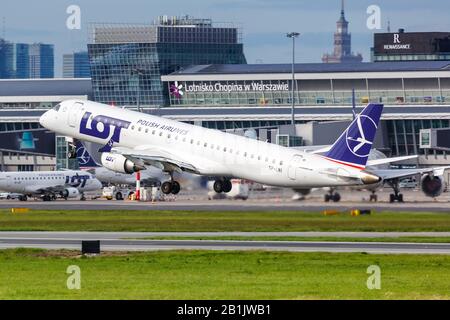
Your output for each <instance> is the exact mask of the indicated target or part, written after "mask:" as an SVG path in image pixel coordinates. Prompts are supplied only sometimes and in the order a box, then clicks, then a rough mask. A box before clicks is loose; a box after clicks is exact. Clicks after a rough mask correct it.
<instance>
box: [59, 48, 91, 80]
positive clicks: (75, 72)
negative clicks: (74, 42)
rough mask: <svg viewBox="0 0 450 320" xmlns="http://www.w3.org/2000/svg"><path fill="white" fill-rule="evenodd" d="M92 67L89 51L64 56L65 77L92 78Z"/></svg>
mask: <svg viewBox="0 0 450 320" xmlns="http://www.w3.org/2000/svg"><path fill="white" fill-rule="evenodd" d="M90 77H91V67H90V64H89V55H88V53H87V51H83V52H74V53H70V54H65V55H64V56H63V78H90Z"/></svg>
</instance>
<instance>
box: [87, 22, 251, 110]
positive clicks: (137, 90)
mask: <svg viewBox="0 0 450 320" xmlns="http://www.w3.org/2000/svg"><path fill="white" fill-rule="evenodd" d="M90 35H91V40H90V44H89V45H88V48H89V59H90V62H91V74H92V86H93V92H94V97H95V100H96V101H98V102H103V103H108V104H116V105H125V106H136V105H140V106H143V107H144V108H145V107H151V106H158V107H160V106H164V105H168V104H169V101H168V97H169V94H168V89H167V87H165V86H163V84H162V82H161V76H162V75H166V74H170V73H172V72H174V71H177V70H182V69H183V68H186V67H188V66H190V65H201V64H216V63H217V64H224V63H225V64H244V63H246V59H245V56H244V52H243V45H242V43H241V36H240V31H239V29H238V28H236V27H233V26H232V25H228V24H226V25H222V24H214V23H213V22H212V21H211V20H209V19H195V18H192V17H189V16H185V17H167V16H164V17H160V18H159V19H158V20H157V21H155V22H154V23H153V24H151V25H99V24H97V25H93V26H91V31H90Z"/></svg>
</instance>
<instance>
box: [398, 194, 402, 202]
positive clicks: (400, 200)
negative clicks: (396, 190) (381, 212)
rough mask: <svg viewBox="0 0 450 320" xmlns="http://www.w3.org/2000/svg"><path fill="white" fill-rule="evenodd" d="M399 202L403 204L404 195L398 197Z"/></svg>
mask: <svg viewBox="0 0 450 320" xmlns="http://www.w3.org/2000/svg"><path fill="white" fill-rule="evenodd" d="M397 201H398V202H403V194H401V193H400V194H399V195H398V196H397Z"/></svg>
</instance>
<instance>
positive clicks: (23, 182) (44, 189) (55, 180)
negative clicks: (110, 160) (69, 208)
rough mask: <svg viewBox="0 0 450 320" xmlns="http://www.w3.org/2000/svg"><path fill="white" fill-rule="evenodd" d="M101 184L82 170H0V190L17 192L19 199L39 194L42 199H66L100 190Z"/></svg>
mask: <svg viewBox="0 0 450 320" xmlns="http://www.w3.org/2000/svg"><path fill="white" fill-rule="evenodd" d="M101 187H102V184H101V182H100V181H98V180H97V179H96V178H95V177H94V176H92V175H91V174H90V173H87V172H83V171H72V170H67V171H36V172H25V171H24V172H0V190H3V191H7V192H13V193H19V194H21V195H20V196H19V200H20V201H27V199H28V197H32V196H39V197H41V198H42V200H44V201H51V200H55V199H56V198H57V197H58V196H60V197H62V198H64V199H68V198H76V197H78V196H80V195H81V199H82V200H84V192H86V191H96V190H100V189H101Z"/></svg>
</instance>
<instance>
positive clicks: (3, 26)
mask: <svg viewBox="0 0 450 320" xmlns="http://www.w3.org/2000/svg"><path fill="white" fill-rule="evenodd" d="M2 38H3V39H5V38H6V17H5V16H3V18H2Z"/></svg>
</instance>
